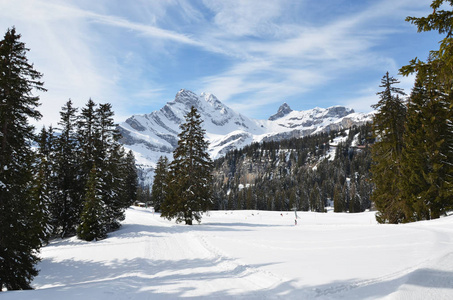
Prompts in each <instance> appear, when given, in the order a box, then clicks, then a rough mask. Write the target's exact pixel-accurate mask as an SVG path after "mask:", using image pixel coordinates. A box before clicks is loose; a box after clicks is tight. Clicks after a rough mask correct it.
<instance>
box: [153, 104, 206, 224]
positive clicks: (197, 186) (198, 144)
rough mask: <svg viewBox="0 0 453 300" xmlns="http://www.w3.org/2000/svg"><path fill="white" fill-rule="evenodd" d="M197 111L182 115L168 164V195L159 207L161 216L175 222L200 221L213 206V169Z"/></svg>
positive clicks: (190, 222)
mask: <svg viewBox="0 0 453 300" xmlns="http://www.w3.org/2000/svg"><path fill="white" fill-rule="evenodd" d="M202 122H203V121H202V120H201V117H200V115H199V114H198V112H197V110H196V108H194V107H192V108H191V110H190V112H189V113H188V114H187V115H186V116H185V123H183V124H182V125H181V126H180V128H181V133H180V134H179V135H178V137H179V141H178V146H177V147H176V149H175V150H174V152H173V161H172V162H171V164H170V170H169V176H168V185H167V192H166V195H165V200H164V202H163V203H162V207H161V212H162V214H161V216H162V217H166V218H168V219H171V218H174V217H176V221H177V222H181V221H184V222H185V223H186V224H187V225H192V221H193V220H194V219H195V220H196V221H198V222H200V221H201V214H202V212H206V211H207V210H208V209H209V208H210V206H211V205H212V204H213V200H212V175H211V172H212V168H213V163H212V161H211V158H210V157H209V154H208V152H207V150H208V143H207V141H205V139H204V133H205V130H204V129H202V127H201V124H202Z"/></svg>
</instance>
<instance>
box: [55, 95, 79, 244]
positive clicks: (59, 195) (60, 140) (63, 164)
mask: <svg viewBox="0 0 453 300" xmlns="http://www.w3.org/2000/svg"><path fill="white" fill-rule="evenodd" d="M76 122H77V108H74V107H73V105H72V101H71V100H69V101H68V102H66V104H65V105H64V106H63V107H62V109H61V111H60V122H59V123H58V125H59V126H60V128H59V129H60V131H61V134H60V135H59V136H57V137H56V138H55V139H56V141H55V152H54V154H53V156H54V157H55V161H54V165H53V174H54V176H53V183H54V193H53V195H52V196H51V197H52V201H51V206H50V212H51V224H52V225H53V233H54V234H56V235H58V236H60V237H62V238H63V237H66V236H71V235H74V234H75V231H76V228H77V226H78V224H79V222H80V213H81V211H82V196H83V193H84V192H83V191H84V187H85V184H84V183H83V182H82V181H81V180H80V177H79V174H80V170H79V169H80V167H79V166H80V159H81V158H80V156H79V153H80V152H79V143H78V141H77V133H76V125H77V123H76Z"/></svg>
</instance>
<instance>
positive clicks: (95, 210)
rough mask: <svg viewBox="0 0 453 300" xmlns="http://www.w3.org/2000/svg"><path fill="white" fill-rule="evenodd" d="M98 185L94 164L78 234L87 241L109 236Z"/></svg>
mask: <svg viewBox="0 0 453 300" xmlns="http://www.w3.org/2000/svg"><path fill="white" fill-rule="evenodd" d="M98 185H99V178H98V176H97V172H96V166H94V165H93V168H92V169H91V171H90V175H89V177H88V182H87V187H86V193H85V197H84V201H83V211H82V215H81V223H80V225H79V227H78V228H77V236H78V237H79V238H80V239H83V240H85V241H92V240H96V241H97V240H100V239H103V238H105V237H106V236H107V228H106V223H105V214H104V212H105V209H104V202H103V201H102V195H101V191H100V189H99V187H98Z"/></svg>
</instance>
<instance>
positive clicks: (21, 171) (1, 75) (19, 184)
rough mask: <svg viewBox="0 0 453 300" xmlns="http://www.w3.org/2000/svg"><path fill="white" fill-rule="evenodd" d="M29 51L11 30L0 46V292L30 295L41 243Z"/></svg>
mask: <svg viewBox="0 0 453 300" xmlns="http://www.w3.org/2000/svg"><path fill="white" fill-rule="evenodd" d="M27 51H29V49H27V48H26V47H25V44H24V43H22V42H21V41H20V35H19V34H17V33H16V30H15V28H12V29H8V30H7V32H6V34H5V36H4V39H3V40H1V41H0V291H1V290H2V289H4V288H6V289H8V290H17V289H30V288H31V287H30V282H31V280H32V279H33V277H34V276H36V275H37V274H38V270H37V269H36V268H35V264H36V263H37V262H38V261H39V258H38V256H37V254H38V252H39V249H40V247H41V242H42V239H43V238H44V237H43V232H44V230H43V228H42V219H41V213H37V212H39V211H40V209H42V208H41V207H40V206H41V205H40V201H39V199H34V198H33V196H34V195H33V194H34V192H33V188H32V187H33V174H32V170H33V165H34V164H35V156H34V153H33V151H32V150H31V141H32V140H34V139H35V136H34V133H33V132H34V127H33V126H32V125H30V124H29V123H28V120H29V119H30V118H31V119H36V120H37V119H39V118H40V117H41V114H40V113H39V111H37V110H36V108H37V107H38V106H39V97H37V96H33V94H32V91H33V90H38V91H45V89H44V88H43V82H41V81H39V80H40V78H41V77H42V74H41V73H39V72H37V71H36V70H35V69H34V68H33V65H31V64H30V63H29V62H28V60H27V58H26V53H27Z"/></svg>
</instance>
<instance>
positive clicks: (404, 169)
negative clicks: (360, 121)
mask: <svg viewBox="0 0 453 300" xmlns="http://www.w3.org/2000/svg"><path fill="white" fill-rule="evenodd" d="M442 4H449V5H450V6H453V2H452V1H445V0H434V1H433V2H432V4H431V8H432V9H433V12H432V13H431V14H430V15H428V16H427V17H420V18H418V17H408V18H407V19H406V20H407V21H409V22H412V23H413V24H415V25H417V27H418V31H419V32H421V31H431V30H436V31H438V32H439V33H440V34H446V37H445V38H444V39H442V40H441V42H440V47H439V49H438V50H435V51H431V52H430V54H429V58H428V60H427V61H426V62H423V61H420V60H418V59H417V58H415V59H414V60H412V61H411V62H410V64H409V65H407V66H404V67H402V68H401V70H400V72H401V73H402V74H403V75H405V76H407V75H409V74H412V73H416V75H417V76H416V82H415V86H414V88H413V90H412V94H411V96H410V97H409V99H408V103H407V116H406V117H403V116H402V114H401V113H400V112H401V111H402V109H401V108H400V107H399V106H398V105H393V104H394V103H396V102H397V101H396V100H398V99H397V97H393V98H394V100H392V97H390V96H389V95H387V94H386V93H387V92H386V91H384V92H382V93H381V101H380V103H379V104H378V105H377V108H379V110H380V111H379V113H378V114H377V118H375V129H376V133H377V134H378V136H379V137H380V139H381V141H380V142H379V143H377V144H376V145H375V146H374V147H373V160H374V165H373V169H372V172H373V180H374V183H375V184H376V189H375V191H374V193H373V199H374V200H375V204H376V208H377V209H378V210H379V213H378V214H377V219H378V221H379V222H391V223H398V222H412V221H417V220H424V219H432V218H438V217H439V216H440V215H441V214H442V213H445V212H447V211H448V210H451V209H452V208H453V200H452V198H453V197H452V196H453V189H452V186H453V182H452V178H453V177H452V175H453V167H452V166H453V148H452V145H453V130H452V129H453V128H452V124H453V123H452V117H453V115H452V108H453V96H452V88H453V75H452V73H451V69H452V66H453V44H452V41H453V40H452V30H453V25H452V23H451V19H452V17H453V11H446V10H443V9H441V6H442ZM386 90H389V89H388V88H386ZM386 95H387V96H386ZM382 101H383V103H385V104H386V105H381V102H382ZM387 103H389V104H390V105H387ZM392 120H393V121H392ZM400 121H403V125H404V126H403V127H401V125H400V124H399V122H400ZM401 128H402V129H403V130H401ZM400 132H403V133H402V135H400ZM395 179H398V180H395Z"/></svg>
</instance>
